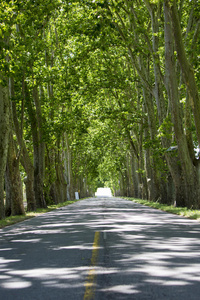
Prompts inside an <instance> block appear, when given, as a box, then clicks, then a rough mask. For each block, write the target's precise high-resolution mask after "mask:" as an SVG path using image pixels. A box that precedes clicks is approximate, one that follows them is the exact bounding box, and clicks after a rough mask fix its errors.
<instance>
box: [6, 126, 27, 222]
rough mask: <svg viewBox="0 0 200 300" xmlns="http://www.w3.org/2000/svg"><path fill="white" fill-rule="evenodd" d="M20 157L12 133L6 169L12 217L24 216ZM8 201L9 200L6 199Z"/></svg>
mask: <svg viewBox="0 0 200 300" xmlns="http://www.w3.org/2000/svg"><path fill="white" fill-rule="evenodd" d="M19 161H20V156H16V153H15V148H14V140H13V133H12V132H10V137H9V148H8V157H7V167H6V182H7V184H6V188H7V190H6V194H7V193H8V196H9V200H8V201H9V205H10V204H11V211H10V212H11V215H12V216H15V215H24V214H25V211H24V205H23V189H22V181H21V175H20V171H19ZM6 201H7V199H6ZM9 210H10V207H9V206H6V214H7V215H8V214H9Z"/></svg>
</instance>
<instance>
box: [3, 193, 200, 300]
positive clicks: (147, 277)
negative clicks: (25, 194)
mask: <svg viewBox="0 0 200 300" xmlns="http://www.w3.org/2000/svg"><path fill="white" fill-rule="evenodd" d="M0 299H6V300H23V299H26V300H27V299H29V300H33V299H36V300H40V299H42V300H47V299H48V300H51V299H55V300H61V299H67V300H90V299H95V300H112V299H113V300H114V299H115V300H118V299H119V300H121V299H124V300H125V299H126V300H129V299H133V300H147V299H148V300H157V299H159V300H163V299H170V300H173V299H176V300H179V299H180V300H185V299H187V300H196V299H198V300H199V299H200V224H199V223H198V222H197V221H192V220H188V219H185V218H182V217H179V216H175V215H172V214H167V213H164V212H161V211H158V210H155V209H152V208H148V207H145V206H142V205H139V204H136V203H133V202H131V201H128V200H123V199H119V198H90V199H86V200H81V201H79V202H77V203H75V204H72V205H70V206H67V207H64V208H62V209H57V210H56V211H52V212H49V213H46V214H43V215H40V216H38V217H36V218H33V219H30V220H27V221H25V222H22V223H19V224H17V225H13V226H10V227H7V228H4V229H2V230H0Z"/></svg>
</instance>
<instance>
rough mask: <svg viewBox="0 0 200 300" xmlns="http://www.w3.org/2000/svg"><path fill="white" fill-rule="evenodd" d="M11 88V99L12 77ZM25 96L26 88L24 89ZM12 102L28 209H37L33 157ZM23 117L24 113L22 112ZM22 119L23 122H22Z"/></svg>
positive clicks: (11, 80) (12, 93) (11, 91)
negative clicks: (24, 176)
mask: <svg viewBox="0 0 200 300" xmlns="http://www.w3.org/2000/svg"><path fill="white" fill-rule="evenodd" d="M9 88H10V96H11V100H12V98H13V97H14V96H15V93H14V81H13V79H12V78H10V80H9ZM23 97H24V90H23ZM11 104H12V117H13V123H14V128H15V134H16V137H17V141H18V144H19V146H20V148H21V164H22V166H23V167H24V169H25V172H26V176H27V177H26V178H25V180H24V183H25V186H26V200H27V211H35V209H36V203H35V195H34V168H33V163H32V161H31V158H30V156H29V154H28V150H27V148H26V145H25V142H24V139H23V128H22V127H21V128H20V123H19V120H18V117H17V109H16V103H15V101H11ZM22 118H23V114H22ZM22 122H23V121H22V120H21V124H22Z"/></svg>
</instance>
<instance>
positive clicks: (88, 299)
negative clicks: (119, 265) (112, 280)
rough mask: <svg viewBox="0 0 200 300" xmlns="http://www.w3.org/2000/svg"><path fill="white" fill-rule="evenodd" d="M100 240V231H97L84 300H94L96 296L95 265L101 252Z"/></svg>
mask: <svg viewBox="0 0 200 300" xmlns="http://www.w3.org/2000/svg"><path fill="white" fill-rule="evenodd" d="M99 242H100V232H99V231H96V232H95V235H94V242H93V246H92V258H91V265H90V270H89V272H88V276H87V279H86V283H85V294H84V298H83V299H84V300H92V299H94V296H95V282H96V273H95V266H96V264H97V259H98V254H99Z"/></svg>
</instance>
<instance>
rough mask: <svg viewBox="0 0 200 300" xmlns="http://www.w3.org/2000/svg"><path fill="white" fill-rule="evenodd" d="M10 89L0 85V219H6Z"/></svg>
mask: <svg viewBox="0 0 200 300" xmlns="http://www.w3.org/2000/svg"><path fill="white" fill-rule="evenodd" d="M9 105H10V102H9V96H8V87H7V86H5V87H4V86H2V85H1V84H0V219H3V218H4V217H5V207H4V175H5V170H6V162H7V150H8V141H9V132H10V122H9V111H10V109H9Z"/></svg>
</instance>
